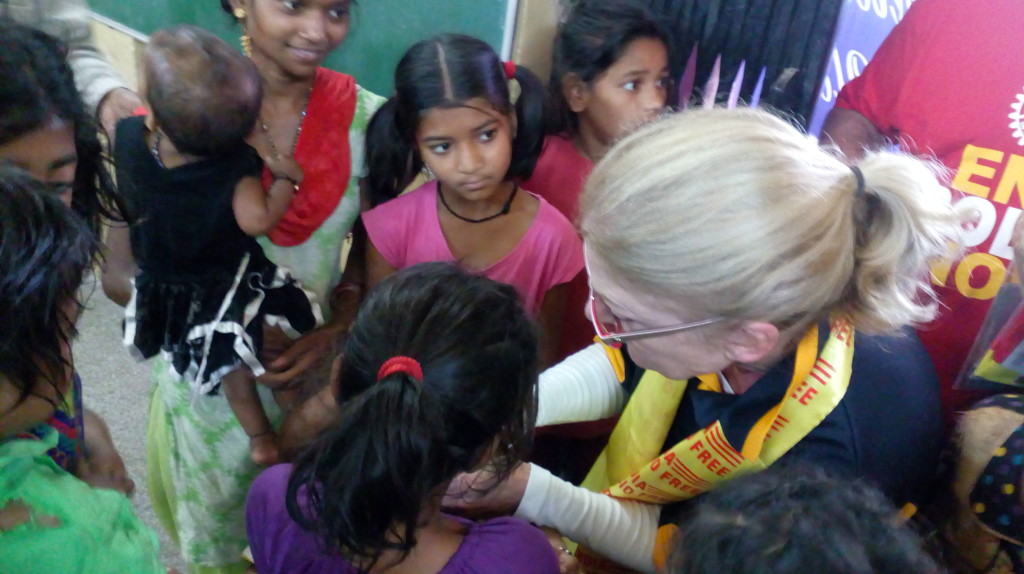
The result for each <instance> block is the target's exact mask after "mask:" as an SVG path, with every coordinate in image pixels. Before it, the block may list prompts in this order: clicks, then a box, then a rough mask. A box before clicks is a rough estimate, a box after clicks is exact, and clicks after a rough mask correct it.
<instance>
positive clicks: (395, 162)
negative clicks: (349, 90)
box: [366, 34, 547, 205]
mask: <svg viewBox="0 0 1024 574" xmlns="http://www.w3.org/2000/svg"><path fill="white" fill-rule="evenodd" d="M508 80H509V78H508V77H506V75H505V68H504V66H503V64H502V61H501V59H500V58H498V55H497V54H496V53H494V50H493V49H491V47H490V46H489V45H487V43H486V42H484V41H482V40H478V39H476V38H473V37H471V36H463V35H460V34H442V35H440V36H435V37H434V38H431V39H429V40H424V41H422V42H419V43H417V44H416V45H414V46H413V47H412V48H409V51H407V52H406V53H405V55H404V56H402V59H401V61H399V62H398V67H397V68H396V69H395V95H394V96H392V97H391V98H390V99H389V100H388V101H387V102H386V103H385V104H384V105H383V106H381V108H380V109H379V110H377V113H375V114H374V115H373V118H371V120H370V125H369V126H368V128H367V133H366V157H367V160H366V161H367V165H368V166H369V175H368V176H367V184H368V188H369V191H370V203H371V204H372V205H378V204H380V203H383V202H384V201H387V200H389V199H392V198H394V197H396V196H397V195H398V194H399V193H401V191H402V190H403V189H405V187H406V186H408V185H409V184H410V183H412V181H413V180H414V179H415V178H416V174H417V173H418V172H419V171H420V170H421V169H422V168H423V159H422V158H421V157H420V154H419V150H418V147H417V145H416V129H417V127H418V126H419V122H420V118H421V117H423V114H424V113H425V112H427V111H428V110H430V109H432V108H455V107H459V106H461V105H463V102H465V101H466V100H469V99H472V98H478V97H479V98H484V99H485V100H487V101H488V102H490V104H491V105H492V106H493V107H494V109H495V110H496V111H498V112H500V113H502V114H505V115H511V114H512V112H513V111H515V114H516V118H517V122H518V123H517V130H516V135H515V138H514V139H513V141H512V161H511V163H510V165H509V168H508V172H507V173H506V174H505V178H506V179H527V178H529V177H530V174H532V173H533V168H534V166H535V165H536V163H537V157H538V156H539V155H540V151H541V147H542V146H543V144H544V127H545V124H546V121H547V101H546V100H547V98H546V95H545V92H544V86H543V84H542V83H541V82H540V80H539V79H538V78H537V76H535V75H534V74H533V72H531V71H530V70H529V69H527V68H524V67H522V66H516V70H515V80H516V81H517V82H518V83H519V86H520V88H521V93H520V95H519V99H518V100H516V101H515V104H514V105H513V103H512V98H511V96H510V93H509V87H508Z"/></svg>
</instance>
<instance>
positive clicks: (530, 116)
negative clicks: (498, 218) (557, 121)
mask: <svg viewBox="0 0 1024 574" xmlns="http://www.w3.org/2000/svg"><path fill="white" fill-rule="evenodd" d="M514 78H515V80H516V82H517V83H518V84H519V89H520V93H519V99H517V100H516V102H515V110H516V119H517V122H518V123H517V129H516V137H515V139H513V140H512V162H511V163H510V165H509V168H508V177H509V178H510V179H529V178H530V176H531V175H532V174H533V168H534V166H536V165H537V158H538V157H540V152H541V149H542V148H543V147H544V134H545V130H546V128H547V123H548V101H547V91H546V89H545V88H544V84H543V83H541V81H540V79H539V78H537V76H536V75H535V74H534V73H533V72H531V71H530V70H529V69H528V68H524V67H522V66H516V71H515V76H514Z"/></svg>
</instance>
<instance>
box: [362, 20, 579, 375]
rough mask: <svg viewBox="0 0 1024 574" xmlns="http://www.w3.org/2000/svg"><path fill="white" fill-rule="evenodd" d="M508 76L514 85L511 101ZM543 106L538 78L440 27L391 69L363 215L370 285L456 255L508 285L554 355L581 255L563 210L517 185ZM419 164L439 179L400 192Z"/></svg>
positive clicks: (370, 136) (539, 133) (539, 132)
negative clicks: (391, 84)
mask: <svg viewBox="0 0 1024 574" xmlns="http://www.w3.org/2000/svg"><path fill="white" fill-rule="evenodd" d="M510 81H515V82H517V83H518V85H519V88H520V90H519V91H520V95H519V98H518V100H516V101H515V102H514V103H513V99H512V98H511V97H510V92H509V82H510ZM544 102H545V94H544V88H543V87H542V86H541V84H540V82H539V81H538V80H537V78H536V76H534V75H533V74H532V73H531V72H530V71H529V70H526V69H524V68H518V69H517V68H516V67H515V65H514V64H512V63H511V62H506V63H505V64H502V62H501V60H500V59H499V58H498V56H497V55H496V54H495V53H494V51H493V50H492V49H491V48H490V46H488V45H487V44H486V43H484V42H482V41H480V40H477V39H475V38H471V37H469V36H461V35H450V34H446V35H441V36H438V37H435V38H432V39H430V40H426V41H423V42H420V43H419V44H416V45H415V46H413V47H412V48H411V49H410V50H409V51H408V52H406V54H405V56H403V58H402V60H401V61H400V62H399V64H398V68H397V70H396V71H395V96H394V97H392V98H391V99H390V100H388V102H387V103H386V104H384V106H382V107H381V108H380V110H379V111H378V112H377V113H376V115H374V117H373V119H372V120H371V121H370V126H369V130H368V133H367V143H366V145H367V161H368V163H369V168H370V172H369V176H368V184H369V191H370V199H371V203H373V204H374V205H375V206H376V207H374V208H373V209H371V210H370V211H367V212H365V213H364V214H363V223H364V224H365V226H366V231H367V234H368V237H369V242H368V246H367V267H368V273H369V286H370V287H372V286H373V285H375V284H376V283H378V282H379V281H380V280H381V279H383V278H384V277H387V276H388V275H390V274H392V273H394V272H395V271H396V270H397V269H401V268H403V267H408V266H410V265H414V264H416V263H423V262H427V261H454V262H457V263H458V264H459V265H460V266H462V267H463V268H465V269H467V270H470V271H474V272H478V273H481V274H482V275H486V276H487V277H490V278H491V279H494V280H497V281H501V282H503V283H508V284H510V285H512V286H514V287H515V288H516V290H517V291H518V292H519V295H520V297H521V298H522V300H523V304H524V306H525V307H526V309H527V310H528V311H529V312H530V313H531V314H532V315H534V316H535V317H539V318H540V322H541V325H542V332H543V337H542V357H543V358H544V359H545V362H548V363H550V362H551V360H552V359H553V356H554V351H555V349H556V348H557V345H558V340H559V332H558V328H557V326H558V323H559V318H560V317H561V316H562V314H563V305H564V298H565V289H566V284H567V283H568V282H569V281H570V280H572V279H573V277H575V276H576V275H577V274H578V273H580V271H581V270H582V269H583V255H582V244H581V243H580V240H579V238H578V236H577V235H576V232H575V230H574V229H573V227H572V224H570V223H569V221H568V220H567V219H566V218H565V216H563V215H562V214H561V213H559V212H558V210H557V209H555V208H553V207H552V206H551V205H550V204H549V203H548V202H547V201H545V200H544V199H542V198H540V197H537V196H535V195H533V194H531V193H529V192H526V191H523V190H521V189H519V187H518V185H517V184H516V181H517V180H520V179H525V178H528V177H529V176H530V174H531V173H532V171H533V166H534V164H535V163H536V160H537V156H538V154H539V153H540V150H541V145H542V143H543V128H544V121H545V108H544ZM424 168H426V170H427V171H428V173H430V174H432V175H433V176H434V178H436V179H435V180H434V181H430V182H429V183H426V184H424V185H423V186H421V187H419V188H418V189H416V190H414V191H412V192H410V193H408V194H406V195H403V196H401V197H397V196H398V194H399V193H400V192H401V190H402V189H404V188H405V187H406V186H408V185H409V184H410V183H411V182H412V181H413V179H414V178H415V177H416V175H417V174H418V173H419V172H420V170H421V169H424Z"/></svg>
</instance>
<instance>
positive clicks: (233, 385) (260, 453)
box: [221, 367, 280, 466]
mask: <svg viewBox="0 0 1024 574" xmlns="http://www.w3.org/2000/svg"><path fill="white" fill-rule="evenodd" d="M221 388H222V389H223V390H224V396H225V397H227V399H228V404H229V405H231V410H232V411H234V413H235V417H236V418H237V419H238V422H239V423H241V425H242V428H243V429H244V430H245V434H247V435H249V451H250V454H251V456H252V461H253V462H255V463H256V464H258V465H260V466H270V465H272V464H275V463H277V462H279V458H280V455H279V453H278V446H277V435H276V434H275V433H274V428H273V427H272V426H270V419H268V418H267V413H266V411H264V410H263V404H262V403H261V402H260V397H259V393H257V392H256V379H255V378H254V377H253V376H252V371H250V370H249V369H247V368H244V367H243V368H240V369H236V370H234V371H232V372H230V373H228V375H227V376H225V377H224V379H223V380H222V381H221Z"/></svg>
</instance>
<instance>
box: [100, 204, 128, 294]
mask: <svg viewBox="0 0 1024 574" xmlns="http://www.w3.org/2000/svg"><path fill="white" fill-rule="evenodd" d="M103 243H104V245H103V247H104V249H103V260H102V263H101V264H100V269H101V275H100V281H101V282H102V284H103V293H104V294H106V296H107V298H108V299H110V300H111V301H113V302H114V303H117V304H118V305H120V306H121V307H124V306H125V305H127V304H128V301H129V300H131V297H132V279H134V278H135V271H136V264H135V257H134V255H133V254H132V244H131V239H130V234H129V231H128V225H127V224H124V223H119V224H110V223H108V227H107V228H106V237H105V240H104V242H103Z"/></svg>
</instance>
